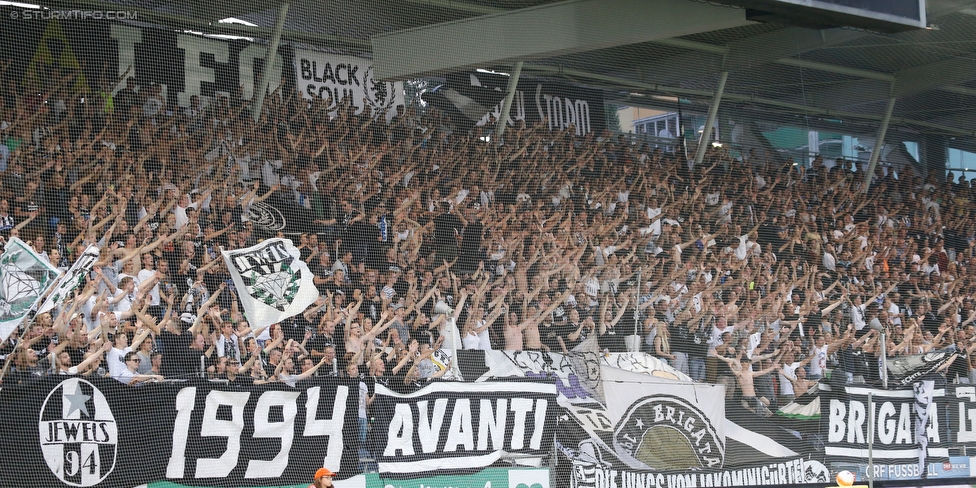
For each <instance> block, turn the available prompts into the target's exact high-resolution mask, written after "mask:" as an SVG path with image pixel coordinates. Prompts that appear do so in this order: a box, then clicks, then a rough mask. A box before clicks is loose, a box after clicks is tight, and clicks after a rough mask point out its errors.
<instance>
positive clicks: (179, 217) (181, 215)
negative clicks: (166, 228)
mask: <svg viewBox="0 0 976 488" xmlns="http://www.w3.org/2000/svg"><path fill="white" fill-rule="evenodd" d="M188 208H192V209H194V210H196V208H197V203H196V202H193V203H191V204H189V205H187V206H185V207H181V206H179V205H176V207H175V208H173V213H174V214H176V228H177V229H182V228H183V227H185V226H186V224H188V223H190V218H189V217H187V216H186V209H188Z"/></svg>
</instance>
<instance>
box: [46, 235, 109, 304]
mask: <svg viewBox="0 0 976 488" xmlns="http://www.w3.org/2000/svg"><path fill="white" fill-rule="evenodd" d="M99 256H100V253H99V251H98V246H88V249H85V252H83V253H81V256H79V257H78V260H77V261H75V264H72V265H71V268H69V269H68V271H67V272H66V273H65V274H64V276H62V277H61V280H60V281H58V284H57V285H56V286H55V287H54V290H52V291H51V294H50V295H48V297H47V300H45V301H44V304H43V305H41V306H40V308H38V309H37V313H39V314H42V313H44V312H47V311H49V310H52V309H54V308H55V307H59V306H61V303H62V302H64V299H65V298H67V297H69V296H71V292H73V291H75V289H77V288H78V286H79V285H81V280H82V279H83V278H84V277H85V276H87V275H88V273H90V272H91V270H92V267H94V266H95V262H96V261H98V257H99Z"/></svg>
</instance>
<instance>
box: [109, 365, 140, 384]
mask: <svg viewBox="0 0 976 488" xmlns="http://www.w3.org/2000/svg"><path fill="white" fill-rule="evenodd" d="M112 377H113V378H115V379H117V380H119V381H120V382H122V383H125V384H127V385H128V384H129V383H131V382H132V380H134V379H136V374H135V373H133V372H132V371H129V368H125V369H123V370H122V372H121V373H119V374H118V376H112Z"/></svg>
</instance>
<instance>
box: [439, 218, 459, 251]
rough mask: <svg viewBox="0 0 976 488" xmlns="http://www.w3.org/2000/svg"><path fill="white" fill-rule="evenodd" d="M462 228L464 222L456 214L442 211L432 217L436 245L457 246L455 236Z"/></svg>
mask: <svg viewBox="0 0 976 488" xmlns="http://www.w3.org/2000/svg"><path fill="white" fill-rule="evenodd" d="M463 230H464V224H462V223H461V219H460V218H458V216H457V215H454V214H452V213H443V214H440V215H438V216H437V217H434V242H435V243H436V245H437V246H438V247H449V248H451V247H453V248H457V236H458V235H460V234H461V232H462V231H463Z"/></svg>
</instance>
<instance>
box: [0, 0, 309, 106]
mask: <svg viewBox="0 0 976 488" xmlns="http://www.w3.org/2000/svg"><path fill="white" fill-rule="evenodd" d="M11 9H16V7H0V30H2V32H3V33H4V35H3V36H0V52H2V53H3V59H6V60H9V61H11V65H10V67H9V70H8V72H7V74H8V76H10V75H12V76H13V79H15V80H17V82H18V84H19V85H21V86H23V87H24V88H26V89H30V90H37V92H45V91H49V90H53V89H54V88H56V87H57V86H59V84H61V82H62V79H63V78H64V77H66V76H68V75H74V78H73V81H71V82H70V83H69V84H68V86H69V88H70V89H72V90H79V91H84V90H96V89H97V88H98V87H100V86H105V85H108V84H111V83H113V82H115V81H116V79H117V78H119V77H121V76H125V77H126V78H134V79H135V82H136V84H137V85H138V86H139V87H140V93H147V92H143V91H142V90H146V88H147V87H149V86H150V85H152V84H155V85H158V86H159V93H158V98H159V101H160V102H161V103H162V106H163V107H166V108H168V109H171V110H175V109H176V107H177V106H179V107H187V106H189V105H190V98H191V97H192V96H202V97H213V96H215V95H217V94H218V93H226V94H230V95H233V94H236V93H237V92H238V91H240V92H241V98H242V99H243V100H250V99H251V98H252V97H253V95H254V89H255V88H254V87H255V86H256V85H257V83H258V80H259V79H260V75H261V70H262V69H263V66H264V57H265V55H266V54H267V46H264V45H261V44H255V43H252V42H250V41H247V40H244V39H239V40H232V41H225V40H221V39H213V38H208V37H203V36H199V35H192V34H183V33H177V32H174V31H172V30H167V29H155V28H148V27H137V26H135V25H129V24H124V23H120V22H109V21H104V22H102V21H95V20H93V21H86V22H79V21H69V20H59V19H52V20H37V21H33V22H18V21H15V20H9V19H11V16H10V15H9V13H10V10H11ZM290 50H291V48H290V47H288V46H282V47H281V48H280V49H279V53H278V55H277V56H276V57H275V63H274V69H273V71H272V76H271V78H270V84H269V88H268V89H269V91H272V92H273V91H274V90H276V89H278V88H279V87H280V86H281V85H282V84H285V85H286V86H291V76H290V75H288V76H283V75H282V67H283V66H284V65H285V60H286V59H289V58H290ZM125 86H126V83H125V82H123V83H122V84H121V85H120V87H119V88H123V87H125ZM204 101H205V100H204ZM98 103H102V102H101V101H99V102H98ZM140 108H141V107H140ZM140 113H142V111H141V110H140Z"/></svg>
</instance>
